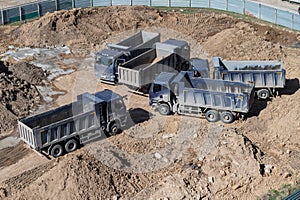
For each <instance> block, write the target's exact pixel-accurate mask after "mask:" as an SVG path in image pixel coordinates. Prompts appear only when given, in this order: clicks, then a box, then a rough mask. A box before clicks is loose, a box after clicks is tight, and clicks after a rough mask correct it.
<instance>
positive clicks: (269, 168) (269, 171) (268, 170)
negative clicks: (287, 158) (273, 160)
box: [265, 165, 274, 174]
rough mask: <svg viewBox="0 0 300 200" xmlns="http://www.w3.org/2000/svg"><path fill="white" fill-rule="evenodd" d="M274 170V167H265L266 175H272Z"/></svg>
mask: <svg viewBox="0 0 300 200" xmlns="http://www.w3.org/2000/svg"><path fill="white" fill-rule="evenodd" d="M273 168H274V167H273V165H265V173H267V174H271V173H272V169H273Z"/></svg>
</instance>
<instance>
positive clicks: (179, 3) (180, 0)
mask: <svg viewBox="0 0 300 200" xmlns="http://www.w3.org/2000/svg"><path fill="white" fill-rule="evenodd" d="M170 3H171V6H173V7H190V0H171V1H170Z"/></svg>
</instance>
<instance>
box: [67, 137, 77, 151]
mask: <svg viewBox="0 0 300 200" xmlns="http://www.w3.org/2000/svg"><path fill="white" fill-rule="evenodd" d="M77 146H78V144H77V141H76V140H75V139H70V140H68V141H67V142H66V144H65V150H66V152H68V153H70V152H72V151H75V150H76V149H77Z"/></svg>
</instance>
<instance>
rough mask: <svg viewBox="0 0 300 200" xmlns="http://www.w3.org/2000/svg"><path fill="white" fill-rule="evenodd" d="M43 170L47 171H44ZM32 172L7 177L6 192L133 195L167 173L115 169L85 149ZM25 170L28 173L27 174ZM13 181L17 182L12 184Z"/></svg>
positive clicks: (44, 195) (39, 195)
mask: <svg viewBox="0 0 300 200" xmlns="http://www.w3.org/2000/svg"><path fill="white" fill-rule="evenodd" d="M45 167H46V168H45ZM41 170H43V173H40V172H41ZM31 172H32V173H30V174H28V173H26V172H25V173H24V174H20V175H18V176H16V177H14V178H12V179H9V180H7V181H5V182H4V185H6V186H7V187H4V190H5V192H6V196H8V197H11V195H13V196H14V198H17V199H19V198H23V199H31V198H35V199H45V198H54V197H55V198H60V199H119V198H120V197H129V198H130V197H132V196H133V195H134V194H136V193H137V192H139V191H141V190H142V189H143V188H145V187H146V186H147V185H151V184H152V183H153V182H155V181H156V180H157V179H159V178H160V177H161V175H162V174H163V172H157V173H154V174H136V173H127V172H122V171H118V170H114V169H112V168H110V167H108V166H105V165H103V164H102V163H101V162H99V161H98V160H96V159H95V158H93V157H92V156H89V155H87V154H86V152H84V151H83V152H81V153H79V152H77V154H76V155H69V156H68V157H65V158H62V159H59V160H56V161H52V162H51V163H48V164H47V166H44V165H42V166H40V167H37V168H35V169H33V170H31ZM170 173H171V170H170ZM25 174H27V175H26V176H24V175H25ZM37 174H39V175H40V176H37ZM31 177H36V178H35V179H32V178H31ZM21 179H22V181H21ZM19 181H20V182H19ZM12 185H15V186H14V187H11V186H12Z"/></svg>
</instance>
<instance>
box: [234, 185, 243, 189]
mask: <svg viewBox="0 0 300 200" xmlns="http://www.w3.org/2000/svg"><path fill="white" fill-rule="evenodd" d="M241 187H242V186H241V185H240V184H235V185H234V186H232V189H234V190H237V189H239V188H241Z"/></svg>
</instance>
